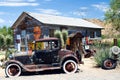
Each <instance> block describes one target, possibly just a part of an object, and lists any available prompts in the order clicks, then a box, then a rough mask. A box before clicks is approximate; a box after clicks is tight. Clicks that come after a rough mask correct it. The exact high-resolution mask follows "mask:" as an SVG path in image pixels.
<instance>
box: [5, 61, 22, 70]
mask: <svg viewBox="0 0 120 80" xmlns="http://www.w3.org/2000/svg"><path fill="white" fill-rule="evenodd" d="M11 63H15V64H18V65H19V66H20V67H22V68H24V65H23V64H22V63H21V62H20V61H16V60H9V61H6V62H5V63H4V66H7V65H9V64H11Z"/></svg>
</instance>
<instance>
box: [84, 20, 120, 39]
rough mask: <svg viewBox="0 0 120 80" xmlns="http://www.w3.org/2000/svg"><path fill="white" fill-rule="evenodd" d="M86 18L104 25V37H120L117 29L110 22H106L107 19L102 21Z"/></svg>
mask: <svg viewBox="0 0 120 80" xmlns="http://www.w3.org/2000/svg"><path fill="white" fill-rule="evenodd" d="M85 20H87V21H89V22H92V23H94V24H96V25H99V26H101V27H103V28H104V29H103V30H102V36H103V37H104V38H114V37H116V36H119V37H120V33H119V32H118V31H116V30H115V29H114V28H113V27H112V25H111V24H110V23H109V24H106V23H105V21H102V20H100V19H85Z"/></svg>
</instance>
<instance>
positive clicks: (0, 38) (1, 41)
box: [0, 34, 5, 49]
mask: <svg viewBox="0 0 120 80" xmlns="http://www.w3.org/2000/svg"><path fill="white" fill-rule="evenodd" d="M4 45H5V37H4V35H2V34H0V49H2V48H3V46H4Z"/></svg>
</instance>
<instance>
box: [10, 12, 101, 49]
mask: <svg viewBox="0 0 120 80" xmlns="http://www.w3.org/2000/svg"><path fill="white" fill-rule="evenodd" d="M12 29H13V30H14V43H15V47H16V48H17V49H18V51H22V50H28V45H29V44H31V42H32V41H33V40H36V39H39V38H43V37H53V36H54V32H55V30H63V29H66V30H68V34H69V35H71V34H73V33H76V32H80V33H81V34H82V35H83V36H84V38H86V39H89V40H91V39H101V29H103V28H102V27H101V26H98V25H95V24H93V23H91V22H88V21H86V20H83V19H79V18H70V17H62V16H53V15H45V14H38V13H28V12H23V13H22V14H21V15H20V16H19V18H18V19H17V20H16V21H15V23H14V24H13V26H12Z"/></svg>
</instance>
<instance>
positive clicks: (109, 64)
mask: <svg viewBox="0 0 120 80" xmlns="http://www.w3.org/2000/svg"><path fill="white" fill-rule="evenodd" d="M116 66H117V63H116V61H115V60H113V59H110V58H108V59H106V60H104V61H103V64H102V68H103V69H115V68H116Z"/></svg>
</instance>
